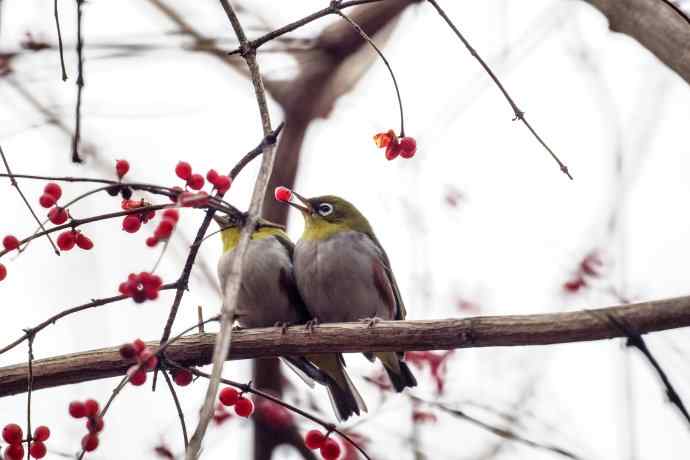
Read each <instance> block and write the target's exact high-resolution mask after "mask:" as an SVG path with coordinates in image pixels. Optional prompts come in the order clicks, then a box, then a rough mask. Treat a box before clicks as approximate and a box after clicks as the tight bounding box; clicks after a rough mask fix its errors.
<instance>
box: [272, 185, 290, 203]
mask: <svg viewBox="0 0 690 460" xmlns="http://www.w3.org/2000/svg"><path fill="white" fill-rule="evenodd" d="M273 195H274V196H275V199H276V200H277V201H283V202H285V203H287V202H288V201H290V200H291V199H292V191H291V190H290V189H289V188H287V187H283V186H282V185H281V186H280V187H276V189H275V190H274V191H273Z"/></svg>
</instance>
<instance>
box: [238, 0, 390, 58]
mask: <svg viewBox="0 0 690 460" xmlns="http://www.w3.org/2000/svg"><path fill="white" fill-rule="evenodd" d="M381 1H382V0H353V1H349V2H331V4H330V5H329V6H327V7H326V8H324V9H322V10H319V11H317V12H315V13H312V14H310V15H308V16H305V17H303V18H302V19H298V20H297V21H294V22H291V23H290V24H287V25H285V26H283V27H281V28H279V29H276V30H273V31H271V32H268V33H267V34H265V35H262V36H261V37H259V38H257V39H254V40H252V41H250V42H248V43H247V45H248V46H249V48H251V49H254V50H257V49H259V47H261V46H262V45H263V44H265V43H267V42H269V41H272V40H274V39H276V38H278V37H280V36H281V35H284V34H286V33H288V32H292V31H293V30H296V29H299V28H300V27H302V26H305V25H307V24H309V23H310V22H312V21H315V20H317V19H320V18H323V17H324V16H328V15H329V14H333V13H335V12H336V11H340V10H344V9H345V8H350V7H352V6H357V5H366V4H367V3H378V2H381ZM241 53H242V50H241V46H240V47H237V48H236V49H234V50H232V51H230V52H229V53H228V55H233V54H241Z"/></svg>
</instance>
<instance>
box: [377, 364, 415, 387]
mask: <svg viewBox="0 0 690 460" xmlns="http://www.w3.org/2000/svg"><path fill="white" fill-rule="evenodd" d="M398 363H399V365H400V373H399V374H398V373H396V372H394V371H392V370H390V369H388V367H387V366H383V368H384V369H386V373H388V378H389V379H390V381H391V383H392V384H393V388H395V391H397V392H398V393H400V392H401V391H403V390H404V389H405V388H406V387H416V386H417V379H416V378H414V375H412V371H411V370H410V368H409V367H407V364H406V363H405V362H404V361H402V360H400V361H399V362H398Z"/></svg>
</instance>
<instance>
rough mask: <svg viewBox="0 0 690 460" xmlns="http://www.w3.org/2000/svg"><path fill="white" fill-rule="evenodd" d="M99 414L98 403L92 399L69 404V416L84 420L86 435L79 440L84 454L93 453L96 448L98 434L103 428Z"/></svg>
mask: <svg viewBox="0 0 690 460" xmlns="http://www.w3.org/2000/svg"><path fill="white" fill-rule="evenodd" d="M99 412H100V407H99V405H98V402H97V401H95V400H93V399H87V400H86V401H84V402H81V401H72V402H71V403H69V415H71V416H72V417H74V418H86V429H87V430H88V433H87V434H86V435H84V437H83V438H81V447H82V449H84V451H86V452H91V451H94V450H96V448H97V447H98V433H100V432H101V431H103V426H104V422H103V417H101V416H100V415H99Z"/></svg>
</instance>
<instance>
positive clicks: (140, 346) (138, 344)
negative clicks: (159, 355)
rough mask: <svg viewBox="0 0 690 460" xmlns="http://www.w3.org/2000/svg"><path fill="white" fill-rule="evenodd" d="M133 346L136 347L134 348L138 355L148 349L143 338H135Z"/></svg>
mask: <svg viewBox="0 0 690 460" xmlns="http://www.w3.org/2000/svg"><path fill="white" fill-rule="evenodd" d="M132 346H133V347H134V350H135V351H136V352H137V355H139V354H141V352H142V351H144V350H146V344H145V343H144V341H143V340H141V339H135V340H134V342H132Z"/></svg>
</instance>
